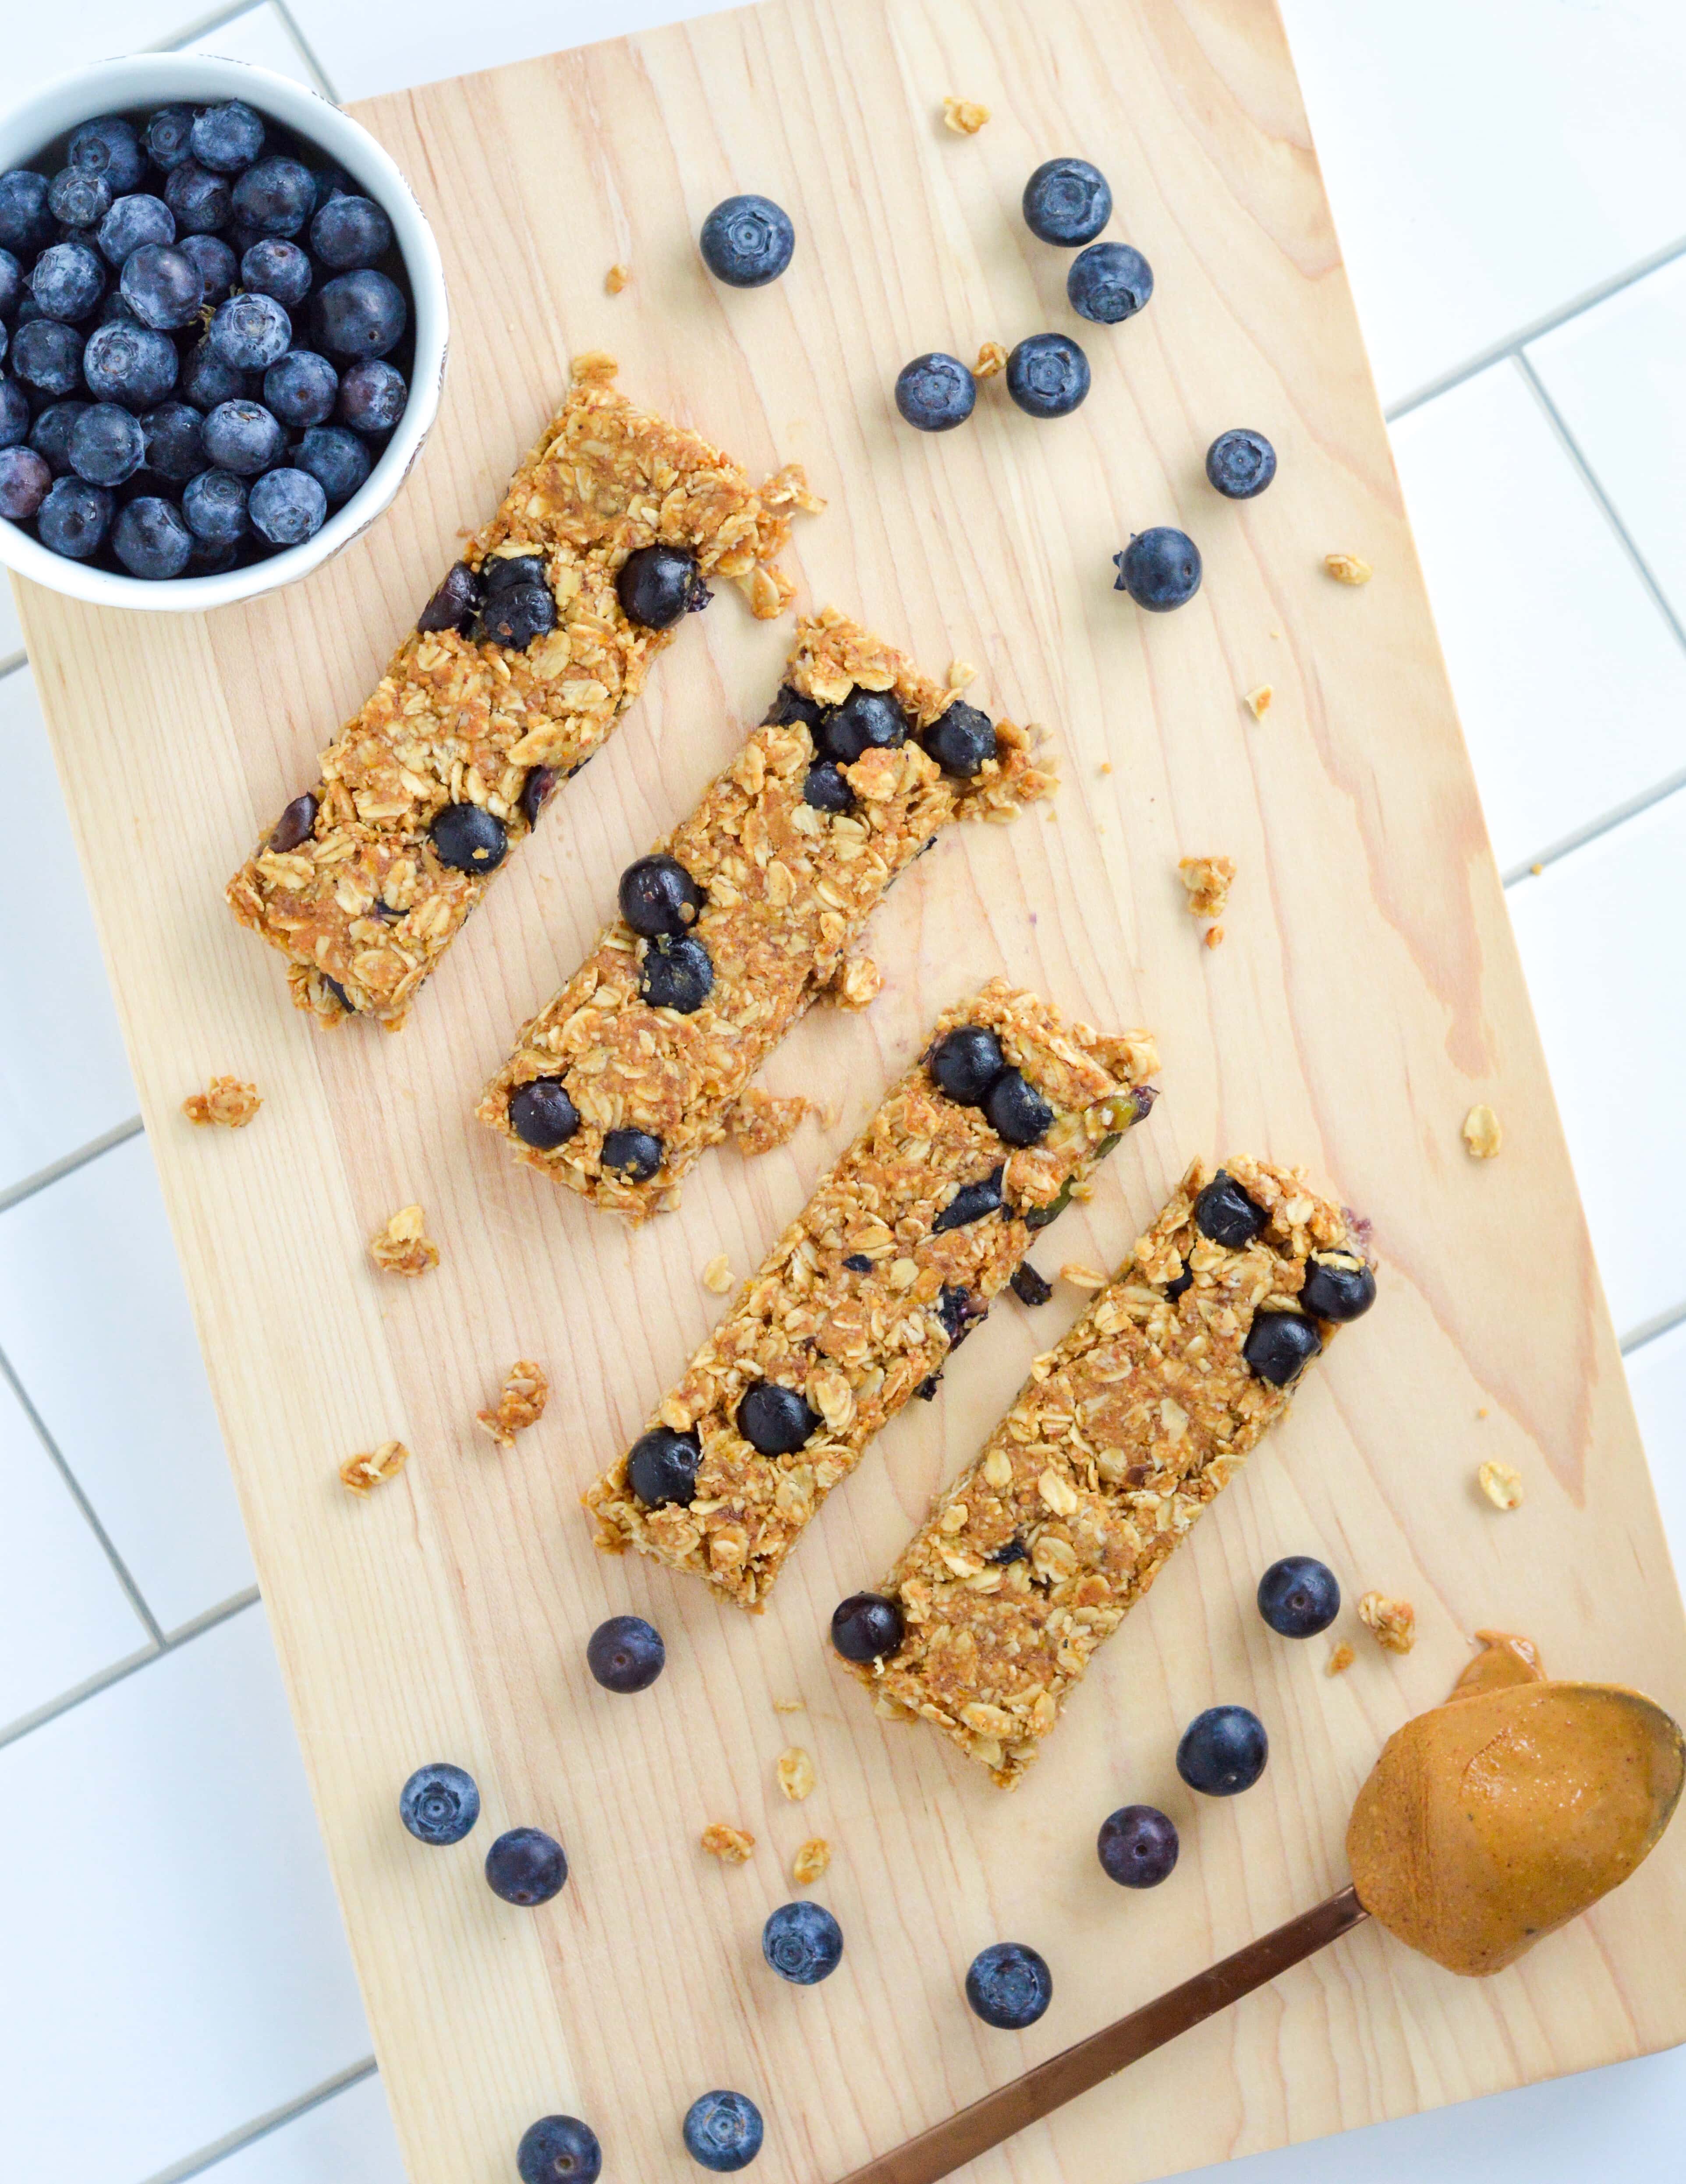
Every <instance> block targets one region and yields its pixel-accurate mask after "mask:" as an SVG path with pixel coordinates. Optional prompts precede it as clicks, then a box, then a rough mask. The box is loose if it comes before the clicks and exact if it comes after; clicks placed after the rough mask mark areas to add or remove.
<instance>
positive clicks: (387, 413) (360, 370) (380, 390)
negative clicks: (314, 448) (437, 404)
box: [334, 356, 410, 433]
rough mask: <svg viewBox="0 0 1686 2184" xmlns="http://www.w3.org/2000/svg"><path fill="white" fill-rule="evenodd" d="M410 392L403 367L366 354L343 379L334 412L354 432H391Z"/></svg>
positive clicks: (402, 413)
mask: <svg viewBox="0 0 1686 2184" xmlns="http://www.w3.org/2000/svg"><path fill="white" fill-rule="evenodd" d="M409 395H410V390H409V388H408V387H406V386H405V383H404V374H403V373H402V372H401V371H399V370H396V369H395V368H394V366H393V365H390V364H388V363H386V362H385V361H384V360H383V359H382V358H380V357H377V356H371V357H366V358H365V359H363V361H362V363H361V364H354V365H352V367H351V369H350V370H349V371H348V372H347V373H346V374H345V376H344V377H343V379H342V380H341V381H340V382H339V400H338V404H337V405H336V407H335V409H334V415H335V416H336V417H338V420H339V421H340V423H341V424H342V425H347V426H349V427H350V429H351V430H352V431H353V432H367V433H381V432H391V430H392V428H393V426H394V425H396V424H397V422H398V421H399V418H400V417H401V416H403V415H404V405H405V402H406V401H407V400H408V399H409Z"/></svg>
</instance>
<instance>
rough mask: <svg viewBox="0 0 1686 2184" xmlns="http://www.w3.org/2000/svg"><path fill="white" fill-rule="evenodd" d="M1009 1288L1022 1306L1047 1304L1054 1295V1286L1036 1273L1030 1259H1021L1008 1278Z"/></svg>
mask: <svg viewBox="0 0 1686 2184" xmlns="http://www.w3.org/2000/svg"><path fill="white" fill-rule="evenodd" d="M1008 1288H1009V1289H1010V1290H1012V1291H1013V1295H1014V1296H1016V1297H1017V1298H1018V1300H1019V1303H1020V1304H1028V1305H1031V1306H1036V1305H1043V1304H1046V1303H1047V1301H1048V1299H1049V1298H1050V1297H1051V1296H1052V1295H1053V1284H1052V1282H1050V1281H1047V1280H1045V1279H1043V1277H1042V1276H1041V1274H1039V1273H1037V1272H1036V1268H1034V1267H1033V1266H1032V1265H1031V1264H1030V1261H1029V1260H1028V1259H1021V1260H1020V1261H1019V1264H1018V1265H1017V1266H1016V1267H1015V1268H1013V1272H1012V1273H1011V1274H1009V1275H1008Z"/></svg>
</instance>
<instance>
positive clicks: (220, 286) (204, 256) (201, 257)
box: [119, 235, 308, 304]
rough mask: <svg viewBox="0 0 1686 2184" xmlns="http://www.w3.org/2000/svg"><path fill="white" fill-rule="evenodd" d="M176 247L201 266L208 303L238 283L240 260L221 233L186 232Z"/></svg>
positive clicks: (200, 273)
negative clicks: (196, 233)
mask: <svg viewBox="0 0 1686 2184" xmlns="http://www.w3.org/2000/svg"><path fill="white" fill-rule="evenodd" d="M176 247H177V248H178V249H180V250H181V252H182V253H184V254H185V255H186V256H187V257H188V258H191V259H193V263H194V265H197V266H198V269H199V278H200V280H201V281H204V287H205V301H206V303H208V304H220V303H221V301H222V299H223V298H224V297H225V296H226V295H227V293H228V292H229V290H230V289H231V288H232V287H233V286H234V280H235V276H236V275H237V273H239V271H240V260H239V259H237V257H236V256H235V255H234V253H233V252H232V250H231V249H230V248H229V247H228V245H227V244H226V242H224V241H223V240H222V237H221V236H220V235H184V236H183V237H181V241H180V242H179V243H178V244H177V246H176ZM307 270H308V267H307ZM246 286H247V287H248V288H249V287H252V286H253V283H252V282H251V281H247V282H246ZM119 294H121V291H119Z"/></svg>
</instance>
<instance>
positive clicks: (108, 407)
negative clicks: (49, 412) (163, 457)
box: [70, 402, 147, 485]
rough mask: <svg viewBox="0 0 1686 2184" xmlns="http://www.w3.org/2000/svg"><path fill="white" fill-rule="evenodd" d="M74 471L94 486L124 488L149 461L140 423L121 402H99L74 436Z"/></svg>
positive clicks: (82, 418) (78, 422) (87, 412)
mask: <svg viewBox="0 0 1686 2184" xmlns="http://www.w3.org/2000/svg"><path fill="white" fill-rule="evenodd" d="M146 455H147V443H146V436H145V434H144V433H143V432H142V430H141V427H140V422H139V421H138V419H137V418H135V417H133V416H131V415H130V413H129V411H128V410H126V409H124V408H123V406H122V404H120V403H117V402H96V403H94V404H92V405H91V406H90V407H89V408H88V409H85V410H84V411H83V412H82V414H81V416H80V417H78V418H77V420H76V422H75V429H74V430H73V431H72V432H71V434H70V468H71V469H72V470H73V471H75V474H76V476H78V477H80V478H86V479H87V482H88V483H89V484H90V485H121V484H123V483H124V482H125V481H126V479H128V478H131V477H133V476H134V475H135V472H136V471H137V470H139V468H140V467H141V465H142V463H143V462H144V461H145V460H146Z"/></svg>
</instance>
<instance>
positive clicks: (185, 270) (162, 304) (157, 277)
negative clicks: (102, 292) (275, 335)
mask: <svg viewBox="0 0 1686 2184" xmlns="http://www.w3.org/2000/svg"><path fill="white" fill-rule="evenodd" d="M121 280H122V287H123V300H124V302H125V303H126V304H127V305H128V306H129V309H131V311H132V312H133V313H134V315H135V316H136V317H137V319H138V320H140V322H141V324H142V326H152V327H154V328H157V329H159V330H161V331H165V332H170V333H173V332H174V331H176V328H177V327H178V326H191V325H192V324H193V320H195V319H197V318H198V315H199V310H200V307H201V306H202V305H203V304H204V300H205V279H204V274H203V273H201V272H200V270H199V269H198V266H197V265H194V263H193V259H191V258H190V257H188V255H187V252H186V251H185V250H178V249H177V248H176V246H175V245H174V244H173V243H169V242H143V243H142V245H141V247H140V248H139V249H138V250H135V251H131V253H130V254H129V256H128V257H127V258H126V259H124V260H123V271H122V276H121ZM222 308H223V309H226V308H227V306H226V304H225V305H224V306H223V307H222Z"/></svg>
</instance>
